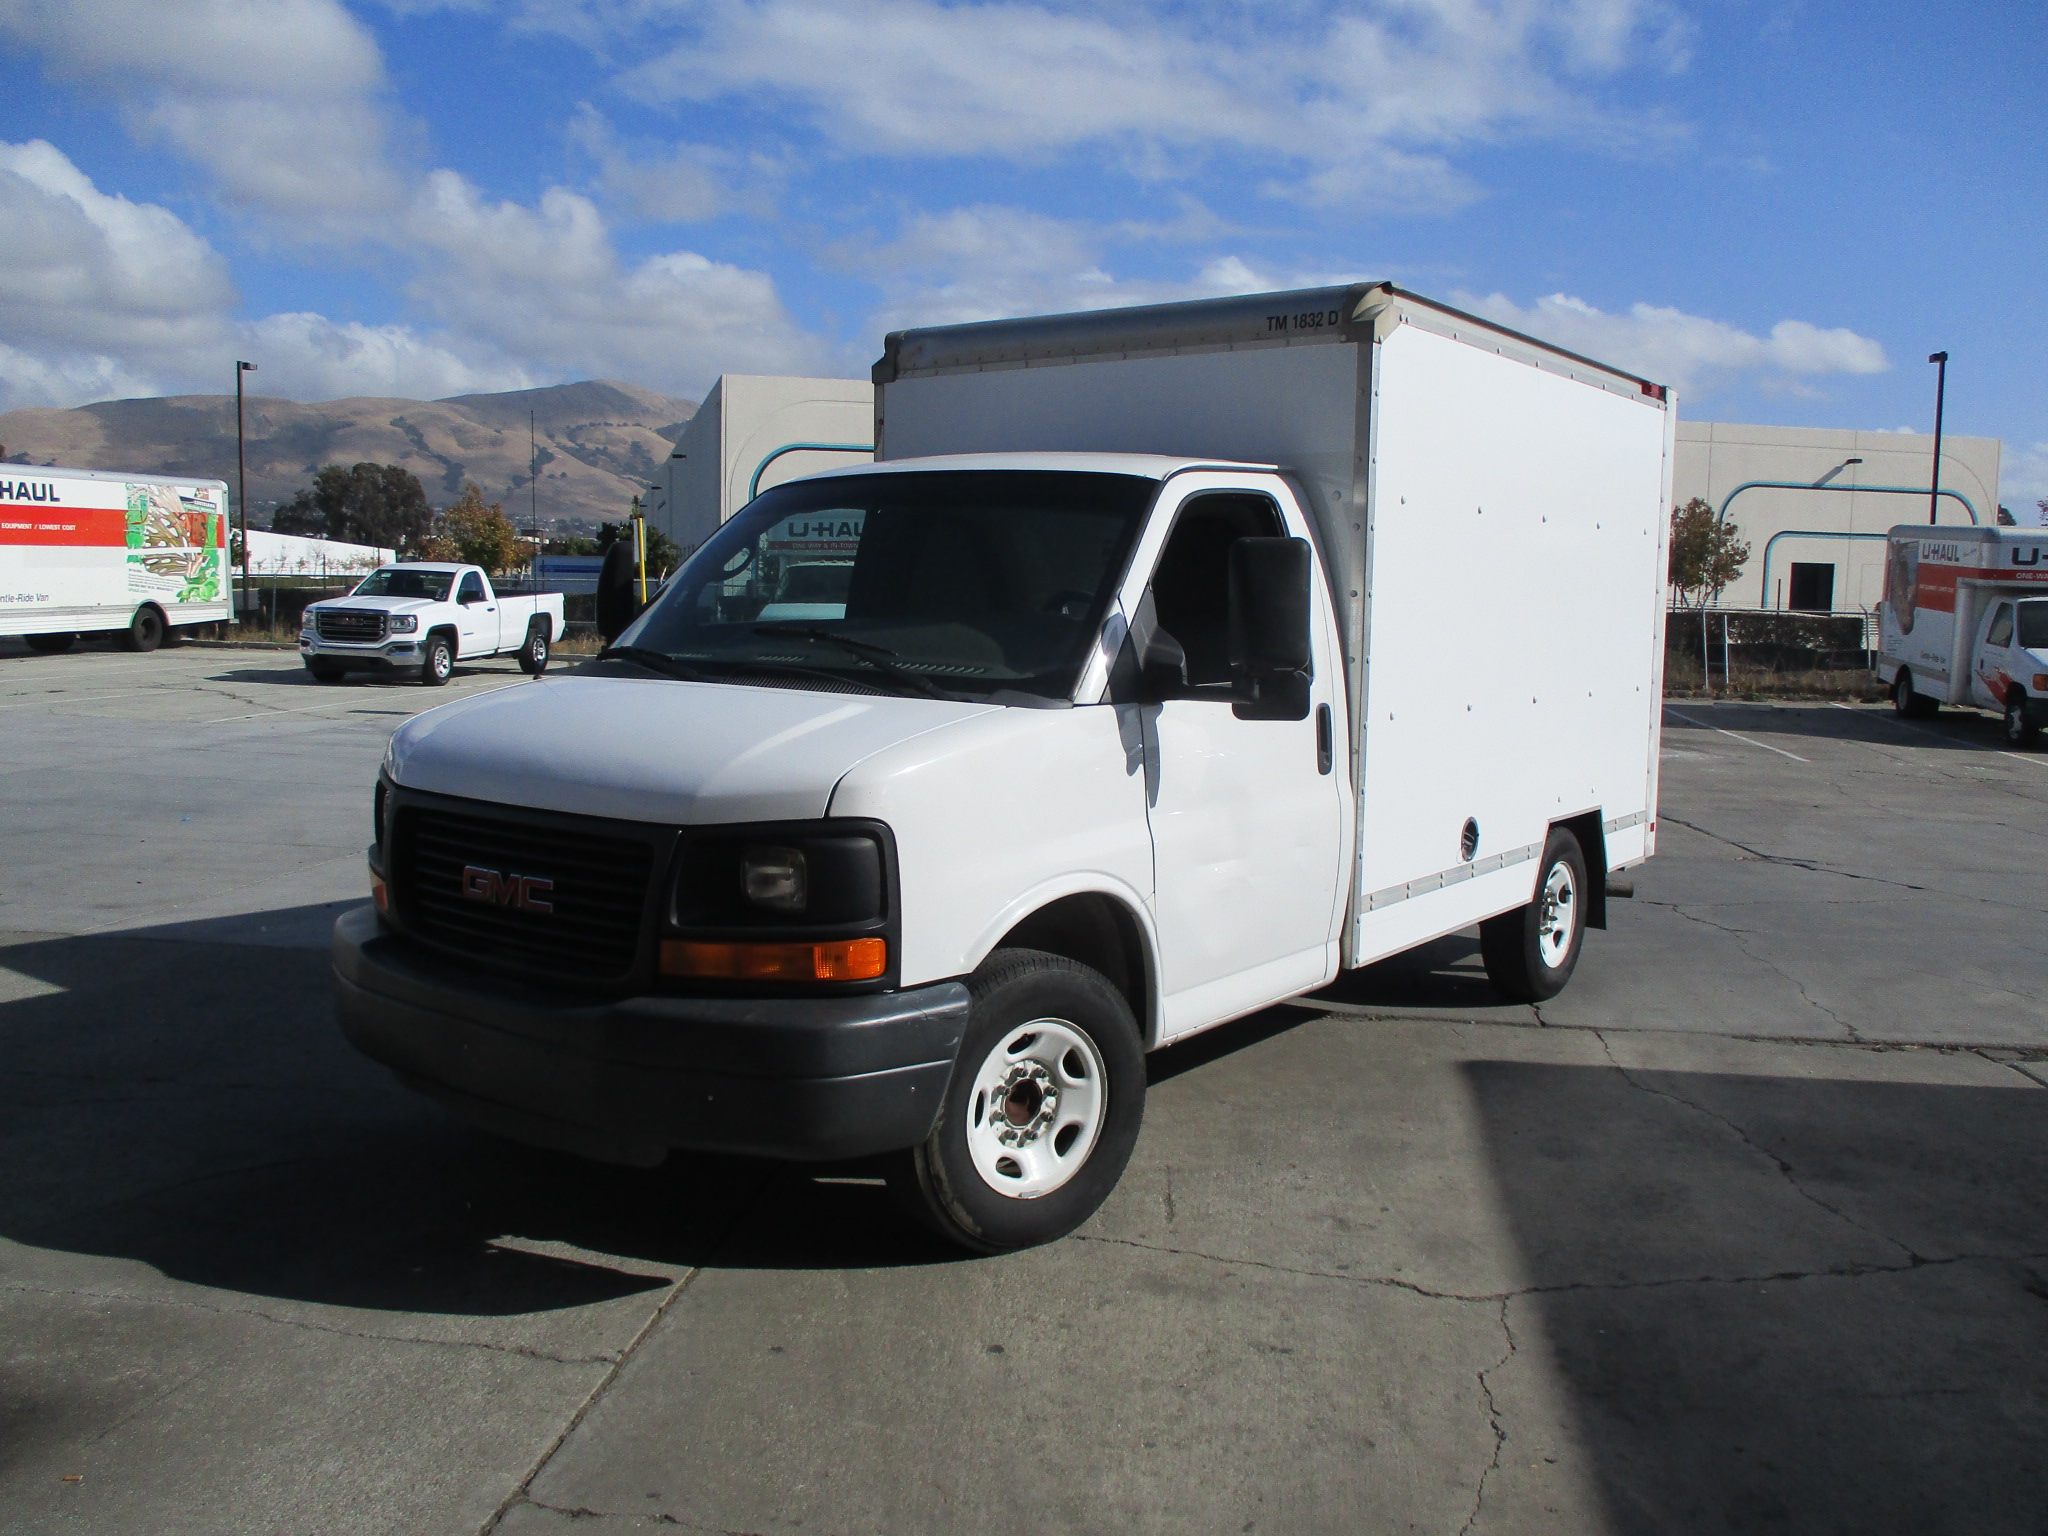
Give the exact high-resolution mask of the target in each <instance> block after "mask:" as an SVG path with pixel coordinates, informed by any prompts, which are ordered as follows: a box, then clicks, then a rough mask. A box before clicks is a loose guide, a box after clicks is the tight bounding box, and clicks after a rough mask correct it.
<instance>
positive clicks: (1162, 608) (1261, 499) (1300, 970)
mask: <svg viewBox="0 0 2048 1536" xmlns="http://www.w3.org/2000/svg"><path fill="white" fill-rule="evenodd" d="M1186 478H1187V479H1189V480H1196V479H1197V477H1194V476H1189V477H1186ZM1205 478H1216V477H1205ZM1175 484H1178V482H1175ZM1171 518H1172V521H1171V524H1170V528H1169V531H1168V532H1167V535H1166V538H1165V540H1164V544H1163V546H1162V547H1160V548H1159V553H1158V556H1157V559H1156V561H1155V562H1154V563H1153V565H1152V567H1151V577H1150V581H1149V583H1148V584H1147V586H1146V587H1145V589H1144V591H1143V592H1142V593H1132V592H1129V591H1127V593H1126V611H1127V612H1131V613H1136V612H1138V611H1139V607H1140V605H1141V604H1142V603H1143V602H1144V601H1145V599H1146V598H1149V599H1150V604H1151V610H1152V615H1153V617H1154V618H1155V620H1156V623H1157V626H1158V628H1159V629H1161V630H1164V631H1166V632H1167V633H1168V634H1170V635H1171V636H1172V637H1173V638H1174V639H1175V640H1176V641H1178V642H1179V643H1180V646H1181V649H1182V650H1183V651H1184V652H1185V654H1186V656H1187V674H1188V682H1189V683H1190V684H1191V685H1193V686H1194V687H1198V688H1199V687H1205V686H1206V687H1211V688H1217V689H1219V690H1220V688H1221V687H1223V686H1226V685H1228V683H1229V681H1230V669H1229V664H1228V658H1227V642H1228V632H1227V619H1228V603H1229V552H1230V545H1231V544H1232V543H1233V542H1235V541H1236V540H1237V539H1239V538H1246V537H1271V536H1275V535H1288V536H1294V537H1307V535H1308V529H1307V526H1306V524H1305V521H1304V520H1303V519H1302V517H1301V514H1300V511H1299V509H1298V508H1295V507H1294V506H1293V505H1292V504H1291V501H1290V502H1289V504H1288V505H1286V506H1285V507H1284V508H1283V506H1282V504H1281V503H1280V501H1279V500H1278V499H1277V498H1276V497H1275V496H1273V495H1269V494H1265V493H1262V492H1252V491H1246V490H1242V489H1230V488H1225V487H1223V486H1220V485H1219V486H1215V487H1213V488H1205V487H1203V486H1202V485H1201V484H1199V482H1198V483H1197V484H1195V485H1193V486H1190V487H1189V488H1187V489H1186V490H1185V491H1184V492H1183V493H1182V496H1181V499H1180V501H1179V504H1178V505H1177V506H1176V507H1175V508H1174V510H1173V512H1172V514H1171ZM1155 526H1156V522H1155ZM1153 542H1154V541H1153V540H1151V539H1147V540H1146V543H1147V544H1148V545H1149V544H1152V543H1153ZM1142 558H1143V552H1142V551H1141V559H1142ZM1313 588H1314V596H1313V598H1312V603H1311V621H1312V624H1313V626H1314V631H1313V632H1314V634H1315V637H1316V643H1315V650H1316V655H1317V666H1316V670H1315V677H1314V679H1313V682H1312V685H1311V694H1310V702H1309V712H1308V716H1307V718H1306V719H1302V720H1240V719H1238V718H1237V716H1236V714H1235V713H1234V711H1233V710H1232V707H1231V701H1230V700H1229V699H1228V698H1225V697H1211V698H1176V699H1169V700H1167V701H1166V702H1164V703H1160V704H1151V705H1145V706H1142V707H1141V708H1140V709H1139V711H1138V713H1139V716H1140V719H1141V721H1142V722H1143V735H1144V746H1145V752H1146V756H1147V764H1146V766H1147V770H1148V771H1147V774H1146V777H1147V780H1148V784H1147V789H1148V796H1147V798H1148V819H1149V823H1150V828H1151V833H1152V848H1153V887H1154V913H1155V919H1156V922H1157V924H1158V932H1159V945H1160V951H1161V953H1160V962H1161V973H1162V987H1161V990H1162V993H1163V997H1162V1003H1163V1009H1162V1012H1163V1025H1162V1030H1161V1035H1162V1038H1164V1039H1171V1038H1172V1037H1174V1036H1175V1035H1180V1034H1185V1033H1188V1032H1189V1031H1191V1030H1194V1029H1199V1028H1201V1027H1202V1026H1204V1025H1206V1024H1212V1023H1216V1022H1220V1021H1221V1020H1224V1019H1228V1018H1233V1017H1236V1016H1237V1015H1239V1014H1242V1013H1246V1012H1249V1011H1250V1010H1252V1009H1254V1008H1257V1007H1260V1006H1263V1005H1264V1004H1266V1003H1269V1002H1273V1001H1275V1000H1277V999H1279V998H1282V997H1288V996H1292V995H1294V994H1296V993H1299V992H1303V991H1307V990H1308V989H1310V988H1312V987H1316V986H1319V985H1321V984H1322V983H1323V982H1324V981H1326V980H1328V979H1329V977H1330V976H1331V975H1333V974H1334V973H1335V966H1336V960H1335V953H1336V951H1335V947H1334V946H1335V942H1336V938H1337V934H1338V928H1339V926H1340V924H1341V921H1342V899H1341V898H1342V889H1341V887H1342V883H1343V864H1344V857H1345V852H1346V850H1345V848H1344V846H1343V844H1344V836H1343V833H1344V824H1345V823H1344V811H1343V793H1344V790H1343V785H1344V782H1345V780H1346V778H1347V775H1346V774H1345V773H1344V771H1343V770H1342V769H1341V768H1340V767H1339V766H1338V759H1339V758H1341V757H1345V756H1346V754H1344V753H1342V751H1341V743H1336V742H1334V741H1333V739H1332V736H1331V732H1332V730H1333V724H1332V721H1333V711H1335V718H1341V709H1339V708H1338V706H1339V702H1340V693H1339V680H1338V676H1337V671H1336V668H1335V667H1334V666H1333V665H1332V664H1331V661H1330V658H1331V655H1332V652H1331V649H1330V646H1331V643H1332V641H1333V639H1334V636H1335V634H1336V628H1335V623H1334V621H1333V619H1332V617H1331V615H1330V608H1329V599H1328V594H1327V593H1326V592H1325V591H1324V589H1323V584H1322V581H1321V578H1320V576H1317V577H1316V578H1314V581H1313ZM1133 598H1135V601H1133V600H1132V599H1133Z"/></svg>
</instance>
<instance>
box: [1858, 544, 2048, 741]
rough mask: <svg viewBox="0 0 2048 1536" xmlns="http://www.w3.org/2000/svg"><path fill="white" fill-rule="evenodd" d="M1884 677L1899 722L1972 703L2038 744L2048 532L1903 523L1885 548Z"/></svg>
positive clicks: (2047, 688)
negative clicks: (1995, 715) (1994, 714)
mask: <svg viewBox="0 0 2048 1536" xmlns="http://www.w3.org/2000/svg"><path fill="white" fill-rule="evenodd" d="M1881 612H1882V615H1883V617H1882V619H1881V620H1880V626H1879V635H1880V639H1879V650H1878V658H1877V672H1878V676H1879V677H1880V678H1882V679H1883V680H1884V682H1885V684H1886V686H1887V687H1889V688H1890V689H1891V691H1892V706H1893V708H1895V709H1897V710H1898V712H1899V713H1900V714H1902V715H1906V716H1909V717H1913V718H1924V717H1926V716H1928V715H1932V714H1933V713H1934V712H1935V711H1936V710H1938V709H1940V708H1941V706H1942V705H1944V704H1974V705H1976V706H1977V707H1978V708H1980V709H1989V710H1993V711H1995V712H1997V713H1998V714H1999V715H2000V716H2001V717H2002V718H2003V720H2004V730H2005V740H2006V743H2007V745H2009V746H2013V747H2028V746H2032V745H2033V744H2034V742H2035V741H2037V740H2038V739H2039V737H2040V734H2041V727H2042V726H2043V725H2044V724H2048V530H2043V529H2038V528H1949V527H1939V528H1937V527H1930V526H1928V525H1926V524H1921V523H1904V524H1901V525H1900V526H1899V527H1897V528H1894V529H1892V530H1891V533H1890V535H1889V536H1888V541H1887V544H1886V549H1885V568H1884V606H1883V608H1882V610H1881Z"/></svg>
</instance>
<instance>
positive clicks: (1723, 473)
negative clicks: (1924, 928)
mask: <svg viewBox="0 0 2048 1536" xmlns="http://www.w3.org/2000/svg"><path fill="white" fill-rule="evenodd" d="M873 432H874V388H873V386H872V385H871V384H870V383H869V382H868V381H867V380H866V379H801V378H777V377H765V376H760V375H751V374H730V373H729V374H725V375H723V376H722V377H721V378H720V379H719V380H718V382H717V383H716V384H715V385H713V386H712V389H711V392H710V393H709V394H708V395H706V396H705V398H704V404H703V406H702V407H701V408H700V409H699V410H698V412H697V414H696V415H695V416H694V417H692V418H691V420H690V424H689V426H688V427H687V428H686V429H685V430H684V432H683V435H682V437H681V438H680V439H678V441H677V443H676V447H675V452H674V454H673V455H672V456H671V457H670V459H669V461H668V462H667V464H666V465H664V466H663V470H662V473H661V476H660V478H659V479H658V480H656V481H655V482H654V484H653V485H652V486H651V487H650V488H649V492H648V499H647V504H646V510H647V515H648V519H649V521H650V522H651V523H652V524H653V525H654V526H655V527H657V528H659V529H661V530H662V532H664V533H666V534H667V535H668V536H669V537H670V538H671V539H673V540H675V542H676V543H677V545H679V546H680V547H681V548H682V549H683V550H684V551H685V552H688V551H690V550H694V549H695V548H696V547H697V546H698V545H699V544H701V543H703V542H704V540H705V539H706V538H708V537H710V535H711V533H712V530H714V529H715V528H717V527H718V526H719V524H721V523H722V522H724V521H725V520H726V519H727V518H728V517H731V516H732V514H733V513H735V512H737V511H738V510H739V509H740V508H741V507H743V506H745V505H746V504H747V503H748V502H749V501H751V500H752V499H753V498H754V496H755V495H756V494H758V493H759V492H760V491H763V490H766V489H767V488H769V487H770V486H774V485H779V484H781V483H782V482H783V481H785V480H790V479H794V478H795V477H796V476H798V475H805V474H811V473H813V472H815V471H818V470H823V469H831V468H836V467H838V466H840V465H845V464H855V463H859V462H860V461H861V460H863V459H865V458H866V457H867V456H868V455H869V454H870V452H871V451H872V444H873V442H874V437H873ZM1933 459H1934V439H1933V437H1932V436H1931V435H1927V434H1922V433H1916V432H1852V431H1838V430H1833V429H1829V428H1822V427H1765V426H1750V425H1744V424H1741V423H1736V422H1719V421H1680V422H1679V423H1678V447H1677V462H1676V464H1675V465H1674V466H1673V484H1672V496H1673V499H1674V503H1675V504H1676V505H1679V506H1683V505H1684V504H1685V503H1686V502H1687V501H1689V500H1691V499H1692V498H1693V497H1699V498H1701V499H1703V500H1704V501H1706V502H1707V503H1708V505H1710V506H1712V507H1714V508H1715V509H1716V510H1717V511H1719V510H1722V509H1725V515H1726V517H1727V519H1728V520H1729V521H1730V522H1732V523H1734V524H1735V525H1736V526H1737V528H1738V529H1739V530H1740V533H1741V537H1742V538H1743V540H1744V541H1745V542H1747V543H1748V545H1749V547H1750V554H1749V560H1748V562H1747V564H1746V565H1745V566H1744V567H1743V570H1742V574H1741V575H1740V576H1739V577H1738V578H1737V579H1736V581H1735V582H1734V583H1733V584H1732V585H1731V586H1729V587H1728V589H1727V590H1726V591H1724V592H1722V593H1721V595H1720V599H1719V604H1718V606H1720V607H1724V608H1750V609H1754V608H1770V609H1796V610H1805V611H1808V612H1818V613H1828V612H1832V613H1860V612H1868V611H1869V610H1871V609H1872V608H1874V607H1875V606H1876V604H1877V602H1878V599H1879V598H1880V597H1882V596H1883V593H1884V535H1885V530H1886V529H1888V528H1891V527H1892V526H1894V525H1895V524H1898V523H1910V522H1923V521H1925V520H1926V518H1927V514H1928V481H1929V473H1930V470H1931V469H1932V466H1933ZM1998 473H1999V442H1998V439H1996V438H1991V437H1959V436H1954V435H1949V436H1946V437H1944V438H1943V440H1942V450H1941V489H1942V493H1943V494H1942V497H1941V505H1940V521H1942V522H1944V523H1973V522H1975V523H1984V524H1990V523H1994V522H1996V521H1997V518H1998ZM2032 520H2033V519H2032V518H2031V517H2029V518H2027V519H2026V521H2029V522H2031V521H2032Z"/></svg>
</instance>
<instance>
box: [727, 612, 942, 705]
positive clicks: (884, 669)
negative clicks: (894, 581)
mask: <svg viewBox="0 0 2048 1536" xmlns="http://www.w3.org/2000/svg"><path fill="white" fill-rule="evenodd" d="M754 633H755V634H757V635H773V636H777V637H781V636H787V637H788V638H790V639H792V640H817V641H821V642H822V643H824V644H826V645H836V646H838V647H839V649H841V650H842V651H844V652H846V654H847V655H849V656H851V657H853V658H854V660H856V661H862V662H866V663H867V664H868V665H869V666H871V667H873V668H874V669H875V670H876V671H877V672H879V673H881V674H882V676H884V677H886V678H888V679H889V680H890V681H891V682H893V683H895V684H897V685H898V686H899V687H902V688H908V689H911V690H912V691H913V692H916V693H921V694H923V695H924V696H925V697H926V698H928V699H946V700H952V699H953V697H954V696H953V695H952V694H950V693H946V692H944V691H943V690H941V689H939V688H937V687H934V686H933V684H932V682H931V680H930V679H929V678H923V677H919V676H918V675H917V674H916V673H915V672H912V671H910V670H909V669H908V668H905V667H899V666H897V665H896V663H895V662H894V661H892V660H891V659H890V658H891V657H893V656H894V655H895V654H896V653H895V652H894V651H892V650H890V649H889V648H888V647H887V646H886V645H874V644H872V643H870V642H869V641H866V640H856V639H854V638H853V637H852V636H850V635H835V634H834V633H833V632H832V631H831V630H829V629H812V628H809V627H808V626H806V625H802V624H756V625H755V626H754Z"/></svg>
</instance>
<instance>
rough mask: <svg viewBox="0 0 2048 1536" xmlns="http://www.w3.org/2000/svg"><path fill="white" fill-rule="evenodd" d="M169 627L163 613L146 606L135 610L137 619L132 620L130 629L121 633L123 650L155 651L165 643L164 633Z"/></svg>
mask: <svg viewBox="0 0 2048 1536" xmlns="http://www.w3.org/2000/svg"><path fill="white" fill-rule="evenodd" d="M167 627H168V626H166V625H165V623H164V616H163V615H162V614H161V613H159V612H158V611H157V610H156V609H154V608H151V607H149V606H147V605H144V606H143V607H141V608H138V609H136V610H135V617H134V618H132V619H130V620H129V621H128V627H127V628H126V629H124V630H122V631H121V632H120V641H121V649H122V650H124V651H153V650H155V649H156V648H157V647H158V646H160V645H162V644H163V643H164V631H165V629H166V628H167Z"/></svg>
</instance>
